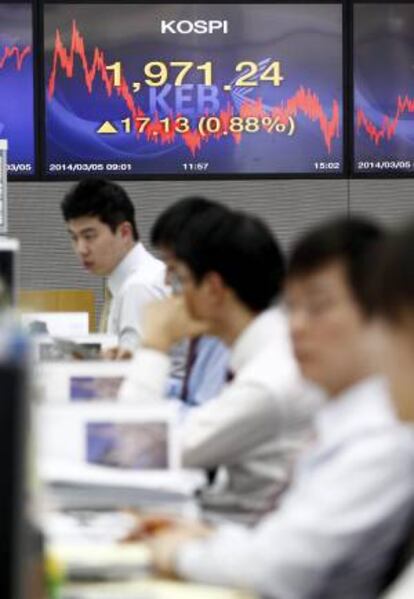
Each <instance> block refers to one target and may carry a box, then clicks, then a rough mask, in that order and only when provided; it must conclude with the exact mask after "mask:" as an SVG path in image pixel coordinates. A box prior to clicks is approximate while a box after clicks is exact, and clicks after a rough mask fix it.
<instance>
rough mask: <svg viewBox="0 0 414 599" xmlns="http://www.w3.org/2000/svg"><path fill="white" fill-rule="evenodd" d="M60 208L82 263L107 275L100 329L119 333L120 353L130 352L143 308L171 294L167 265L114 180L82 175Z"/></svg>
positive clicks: (138, 335)
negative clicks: (146, 241) (147, 243)
mask: <svg viewBox="0 0 414 599" xmlns="http://www.w3.org/2000/svg"><path fill="white" fill-rule="evenodd" d="M61 209H62V214H63V218H64V219H65V221H66V223H67V226H68V231H69V235H70V237H71V239H72V245H73V249H74V250H75V253H76V255H77V256H78V258H79V260H80V262H81V263H82V266H83V267H84V268H85V269H86V270H87V271H88V272H90V273H92V274H94V275H98V276H101V277H107V279H106V286H105V304H104V307H103V311H102V315H101V322H100V327H99V328H100V331H101V332H102V333H109V334H112V335H116V336H117V337H118V351H117V354H118V357H120V356H122V355H125V354H126V355H131V354H132V352H134V351H135V349H136V348H137V347H138V344H139V342H140V340H141V337H142V319H143V316H142V311H143V307H144V306H145V305H146V304H147V303H148V302H149V301H151V300H152V301H153V300H155V299H159V298H163V297H166V296H167V295H168V289H167V287H166V286H165V282H164V279H165V266H164V264H163V263H162V262H161V261H160V260H157V259H156V258H155V257H154V256H152V255H151V254H150V253H149V252H148V251H147V250H146V249H145V247H144V245H143V243H142V242H141V241H140V239H139V234H138V229H137V226H136V223H135V208H134V205H133V203H132V201H131V199H130V198H129V196H128V194H127V193H126V191H125V190H124V189H123V188H122V187H120V186H119V185H117V184H116V183H113V182H112V181H107V180H105V179H96V178H91V179H83V180H82V181H80V183H78V184H76V185H75V186H74V187H72V189H71V190H70V191H69V192H68V193H67V194H66V196H65V197H64V199H63V201H62V204H61ZM114 357H117V356H114Z"/></svg>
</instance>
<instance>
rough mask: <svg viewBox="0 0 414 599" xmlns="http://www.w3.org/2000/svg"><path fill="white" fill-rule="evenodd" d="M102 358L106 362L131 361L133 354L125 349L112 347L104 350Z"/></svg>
mask: <svg viewBox="0 0 414 599" xmlns="http://www.w3.org/2000/svg"><path fill="white" fill-rule="evenodd" d="M101 356H102V358H103V359H104V360H130V359H131V358H132V357H133V354H132V351H130V350H129V349H126V348H125V347H110V348H107V349H104V350H102V352H101Z"/></svg>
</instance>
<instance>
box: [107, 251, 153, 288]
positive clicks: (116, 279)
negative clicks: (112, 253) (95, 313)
mask: <svg viewBox="0 0 414 599" xmlns="http://www.w3.org/2000/svg"><path fill="white" fill-rule="evenodd" d="M145 254H146V250H145V248H144V246H143V245H142V243H141V242H138V243H136V244H135V245H134V247H133V248H132V249H131V250H130V251H129V252H128V253H127V254H126V256H124V257H123V258H122V260H121V262H120V263H119V264H118V265H117V266H116V267H115V268H114V270H113V271H112V272H111V274H110V275H109V277H108V280H107V285H108V288H109V291H110V292H111V294H112V296H114V295H116V294H117V293H118V292H119V290H120V289H121V287H122V285H123V283H124V281H125V279H127V278H128V277H129V276H130V275H131V274H132V273H134V272H136V271H137V270H138V269H139V267H140V265H142V262H143V261H144V259H145Z"/></svg>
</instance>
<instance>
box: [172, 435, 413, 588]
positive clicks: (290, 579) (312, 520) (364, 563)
mask: <svg viewBox="0 0 414 599" xmlns="http://www.w3.org/2000/svg"><path fill="white" fill-rule="evenodd" d="M378 444H381V447H380V446H378V447H377V448H375V447H374V451H372V452H370V451H369V450H368V447H367V448H366V449H364V443H362V446H361V448H360V450H358V447H356V448H354V449H352V450H351V451H350V452H345V454H346V455H343V454H342V455H338V459H336V458H334V457H332V456H329V457H328V456H325V458H326V459H325V460H324V461H323V462H322V463H320V464H319V465H318V466H316V467H314V468H312V471H311V472H310V473H309V475H308V476H306V477H304V478H302V480H301V482H296V484H294V486H293V487H292V489H291V491H290V492H289V493H288V495H287V496H286V499H285V501H284V502H283V504H282V506H281V508H280V509H279V510H278V511H276V512H274V513H273V514H271V515H270V516H268V517H267V518H266V519H265V520H263V521H262V523H261V524H260V525H259V526H257V527H256V528H255V529H246V528H242V527H238V526H235V525H232V526H224V527H222V528H219V529H218V530H217V531H216V533H215V534H213V535H212V537H211V538H210V539H208V540H204V541H197V542H191V543H186V544H185V545H183V546H182V549H181V550H180V551H179V553H178V555H177V558H176V571H177V573H178V574H179V575H180V576H182V577H183V578H187V579H191V580H194V581H198V582H203V583H210V584H221V585H229V586H235V587H240V588H247V589H250V590H253V591H255V592H257V593H259V594H260V595H263V596H266V597H272V598H277V599H302V598H305V597H307V598H308V597H322V596H323V597H328V596H329V597H333V596H335V592H333V591H334V590H335V588H336V586H335V585H339V586H340V585H341V579H342V584H344V580H345V581H346V582H345V588H347V590H348V593H345V594H343V595H341V594H340V593H339V595H340V596H349V597H351V596H355V597H362V594H361V593H359V594H358V592H356V593H355V594H353V592H352V580H349V578H350V577H352V576H353V575H355V568H356V569H357V570H358V569H359V577H358V578H357V580H356V582H355V589H357V588H358V585H360V584H361V579H362V580H364V572H365V576H367V578H368V579H369V577H370V576H371V577H372V572H373V571H374V572H375V571H376V572H377V573H378V572H379V571H381V569H383V568H384V564H386V563H388V560H389V553H390V548H392V547H395V545H396V543H397V542H398V539H399V538H400V537H401V535H402V534H403V531H404V530H405V529H406V526H407V522H408V519H409V515H410V512H411V504H412V500H413V483H412V481H411V480H410V474H409V472H410V471H411V470H412V455H411V456H410V458H409V459H407V458H408V455H407V454H405V455H404V452H401V451H400V450H398V447H397V445H398V444H394V447H392V446H391V445H390V444H389V443H387V439H386V438H383V437H382V438H381V435H379V438H378ZM356 445H358V444H356ZM400 449H401V446H400ZM329 585H331V587H329ZM327 588H330V589H331V591H332V592H331V594H329V593H324V592H323V591H326V590H327ZM339 595H338V596H339Z"/></svg>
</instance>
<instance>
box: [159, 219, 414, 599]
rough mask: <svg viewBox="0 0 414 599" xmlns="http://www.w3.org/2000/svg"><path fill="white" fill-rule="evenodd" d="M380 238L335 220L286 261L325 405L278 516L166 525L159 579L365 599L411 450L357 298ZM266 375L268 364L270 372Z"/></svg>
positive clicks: (294, 597) (283, 596)
mask: <svg viewBox="0 0 414 599" xmlns="http://www.w3.org/2000/svg"><path fill="white" fill-rule="evenodd" d="M382 238H383V234H382V233H381V231H380V229H379V228H378V227H376V226H375V225H373V224H371V223H369V222H366V221H364V220H362V219H351V220H347V219H343V220H340V221H338V222H334V223H329V224H327V225H323V226H321V227H319V228H318V229H316V230H315V231H313V232H311V233H309V234H307V235H306V236H305V237H304V239H303V240H302V241H300V242H299V243H298V245H297V246H296V248H295V249H294V250H293V253H292V256H291V259H290V266H289V270H288V279H287V287H286V298H287V303H288V307H289V311H290V326H291V336H292V340H293V346H294V351H295V355H296V357H297V359H298V361H299V364H300V368H301V370H302V372H303V374H304V375H305V376H306V377H307V378H309V379H310V380H311V381H313V382H315V383H317V384H318V385H320V386H321V387H323V388H324V389H325V391H326V393H327V396H328V399H329V401H328V402H327V404H326V406H324V407H323V408H322V409H321V411H320V413H319V415H318V417H317V419H316V436H315V441H314V444H313V446H312V447H310V448H309V450H308V451H307V452H306V453H304V455H303V457H302V459H301V460H300V461H299V463H298V464H297V467H296V470H295V475H294V479H293V483H292V486H291V488H290V490H289V491H288V492H287V493H286V494H285V496H284V499H283V501H282V503H281V506H280V507H279V510H278V511H276V512H274V513H273V514H271V515H269V516H268V517H267V518H265V519H264V520H263V521H262V522H261V523H260V524H259V525H258V526H257V527H255V528H254V529H250V530H249V529H246V528H242V527H240V526H235V525H227V526H222V527H220V528H218V529H217V530H216V531H214V532H213V531H211V530H208V529H206V528H202V527H200V526H198V527H195V526H194V525H192V524H184V523H175V526H172V528H171V529H170V530H169V531H167V532H164V534H160V535H158V537H156V538H155V539H154V540H153V541H152V548H153V555H154V560H155V563H156V565H157V566H158V569H159V570H160V571H162V572H164V573H174V574H175V575H178V576H181V577H183V578H186V579H191V580H195V581H200V582H206V583H212V584H224V585H230V586H237V587H241V588H247V589H252V590H254V591H256V592H257V593H258V594H260V595H261V596H265V597H271V598H275V599H331V598H333V597H335V599H338V598H340V599H342V598H345V597H346V598H352V599H373V598H374V597H377V595H378V591H379V589H380V588H381V586H382V584H383V575H384V571H385V570H386V569H387V566H388V563H389V561H390V560H391V558H392V556H393V553H394V552H395V550H396V548H397V547H398V544H399V541H400V538H401V535H402V533H403V531H404V530H405V528H406V526H407V523H408V522H409V519H410V512H411V507H412V503H413V500H414V476H413V472H414V439H413V433H412V431H408V430H407V429H405V428H404V427H403V426H402V424H401V423H400V422H399V421H398V419H397V416H396V414H395V412H394V409H393V405H392V402H391V401H390V398H389V394H388V391H387V387H386V384H385V382H384V380H382V379H381V378H380V377H377V376H374V375H375V371H374V370H373V367H372V361H371V360H372V352H371V350H370V348H369V344H368V343H367V342H368V331H369V326H368V309H369V302H368V300H367V287H368V278H369V272H370V270H372V268H373V266H374V264H375V263H374V262H373V259H374V258H375V250H376V249H377V247H378V245H379V243H380V241H381V239H382ZM276 366H277V365H276Z"/></svg>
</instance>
